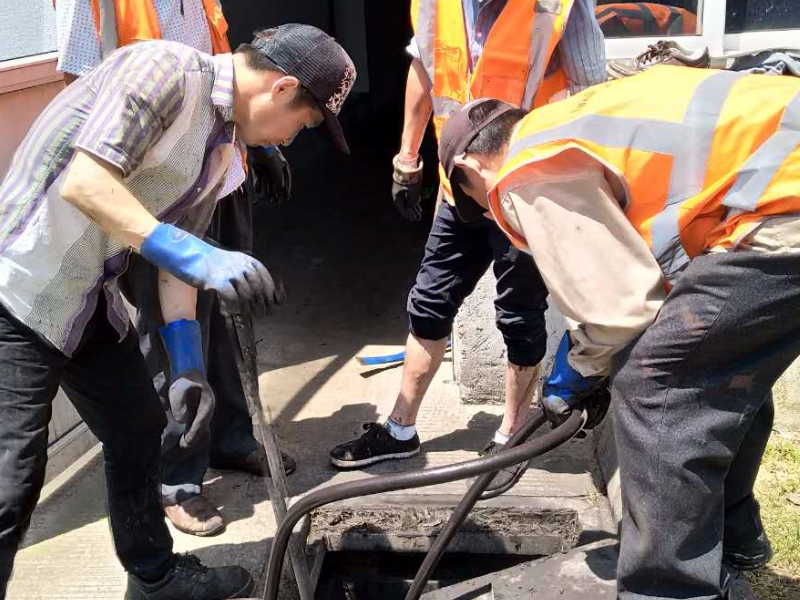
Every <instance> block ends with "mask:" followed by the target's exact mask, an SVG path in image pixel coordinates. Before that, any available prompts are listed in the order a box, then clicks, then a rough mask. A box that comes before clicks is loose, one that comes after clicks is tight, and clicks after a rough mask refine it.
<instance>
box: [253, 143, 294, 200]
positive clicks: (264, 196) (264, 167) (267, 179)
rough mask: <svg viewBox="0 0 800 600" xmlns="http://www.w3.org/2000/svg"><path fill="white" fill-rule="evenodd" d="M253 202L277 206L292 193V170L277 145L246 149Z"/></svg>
mask: <svg viewBox="0 0 800 600" xmlns="http://www.w3.org/2000/svg"><path fill="white" fill-rule="evenodd" d="M247 161H248V163H249V165H250V169H249V174H248V176H249V178H250V190H251V193H252V198H253V202H254V203H256V204H258V203H261V202H263V203H265V204H270V205H272V206H277V205H278V204H282V203H283V202H286V201H287V200H288V199H289V198H290V196H291V195H292V170H291V168H290V167H289V163H288V162H287V161H286V159H285V158H284V156H283V153H282V152H281V151H280V150H279V149H278V147H277V146H270V147H269V148H264V147H263V146H251V147H249V148H248V149H247Z"/></svg>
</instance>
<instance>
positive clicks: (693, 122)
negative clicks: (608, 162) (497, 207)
mask: <svg viewBox="0 0 800 600" xmlns="http://www.w3.org/2000/svg"><path fill="white" fill-rule="evenodd" d="M744 75H745V73H741V72H732V71H720V72H718V73H714V74H713V75H711V76H709V77H708V78H706V79H705V80H704V81H702V82H701V83H700V84H699V85H698V86H697V89H696V90H695V92H694V94H693V95H692V98H691V100H690V101H689V105H688V106H687V108H686V113H685V114H684V118H683V121H682V122H681V123H670V122H668V121H659V120H655V119H652V120H651V119H629V118H626V117H609V116H604V115H587V116H585V117H581V118H579V119H576V120H575V121H572V122H570V123H566V124H564V125H560V126H558V127H554V128H552V129H548V130H545V131H541V132H539V133H535V134H532V135H529V136H526V137H524V138H522V139H520V140H518V141H516V142H514V144H512V145H511V149H510V152H509V155H510V156H512V157H514V156H515V155H517V154H518V153H520V152H523V151H524V150H526V149H528V148H530V147H532V146H536V145H538V144H543V143H546V142H552V141H557V140H570V139H574V140H586V141H590V142H594V143H596V144H600V145H602V146H606V147H609V148H631V149H633V150H641V151H644V152H656V153H659V154H665V155H670V156H672V157H673V165H672V170H671V171H670V184H669V192H668V197H667V200H666V203H665V206H664V209H663V211H662V212H661V213H659V214H658V215H657V216H656V217H655V219H654V220H653V227H652V240H653V245H652V248H651V250H652V252H653V255H654V256H655V258H656V260H657V261H658V263H659V265H660V266H661V268H662V270H663V272H664V274H665V276H666V277H667V278H668V279H673V278H674V277H675V276H676V275H677V274H678V273H679V272H680V271H681V270H682V269H683V268H684V267H685V266H686V264H687V263H688V262H689V256H688V255H687V254H686V252H685V250H684V248H683V245H682V244H681V241H680V233H679V230H678V216H679V213H680V205H681V203H682V202H683V201H684V200H686V199H687V198H691V197H692V196H694V195H696V194H697V193H699V192H700V191H701V190H702V188H703V184H704V180H705V174H706V171H707V168H708V158H709V156H710V153H711V146H712V144H713V141H714V131H715V130H716V127H717V122H718V121H719V116H720V112H721V111H722V107H723V105H724V103H725V99H726V98H727V96H728V94H729V93H730V90H731V88H732V87H733V85H734V84H735V83H736V81H738V80H739V78H740V77H743V76H744Z"/></svg>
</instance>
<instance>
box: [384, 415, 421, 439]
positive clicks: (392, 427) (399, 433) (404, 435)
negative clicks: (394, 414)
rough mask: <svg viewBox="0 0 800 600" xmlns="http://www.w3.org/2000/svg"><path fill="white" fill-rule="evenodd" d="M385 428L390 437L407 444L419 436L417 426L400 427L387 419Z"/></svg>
mask: <svg viewBox="0 0 800 600" xmlns="http://www.w3.org/2000/svg"><path fill="white" fill-rule="evenodd" d="M384 427H386V430H387V431H388V432H389V435H390V436H392V437H393V438H394V439H396V440H400V441H401V442H407V441H408V440H410V439H411V438H413V437H414V436H415V435H416V434H417V428H416V426H414V425H400V424H398V423H395V422H394V421H392V419H386V425H384Z"/></svg>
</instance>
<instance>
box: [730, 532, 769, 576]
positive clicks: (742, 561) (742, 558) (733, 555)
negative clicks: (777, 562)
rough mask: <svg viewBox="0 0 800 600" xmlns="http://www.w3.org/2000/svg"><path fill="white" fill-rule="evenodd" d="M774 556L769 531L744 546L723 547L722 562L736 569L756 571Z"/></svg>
mask: <svg viewBox="0 0 800 600" xmlns="http://www.w3.org/2000/svg"><path fill="white" fill-rule="evenodd" d="M771 558H772V544H770V542H769V538H768V537H767V533H766V532H765V531H762V532H761V535H759V536H758V537H757V538H756V539H755V540H753V542H752V543H751V544H750V545H748V546H746V547H744V546H742V547H736V548H724V547H723V549H722V562H723V564H725V565H726V566H728V567H730V568H731V569H734V570H736V571H754V570H756V569H760V568H761V567H763V566H765V565H766V564H767V563H768V562H769V561H770V559H771Z"/></svg>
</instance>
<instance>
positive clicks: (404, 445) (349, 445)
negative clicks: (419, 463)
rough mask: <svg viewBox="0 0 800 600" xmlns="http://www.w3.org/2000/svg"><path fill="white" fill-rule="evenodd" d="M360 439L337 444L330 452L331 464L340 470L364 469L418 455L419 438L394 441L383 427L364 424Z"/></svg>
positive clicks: (377, 424) (416, 436) (415, 436)
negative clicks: (393, 459)
mask: <svg viewBox="0 0 800 600" xmlns="http://www.w3.org/2000/svg"><path fill="white" fill-rule="evenodd" d="M364 430H365V433H364V435H362V436H361V437H360V438H357V439H355V440H352V441H350V442H345V443H344V444H339V445H338V446H336V447H335V448H334V449H333V450H331V452H330V457H331V463H333V466H335V467H339V468H340V469H352V468H355V467H365V466H367V465H371V464H374V463H377V462H381V461H382V460H389V459H391V458H410V457H412V456H414V455H415V454H419V436H418V435H417V434H416V433H415V434H414V437H412V438H411V439H410V440H406V441H402V440H398V439H395V438H393V437H392V436H391V434H390V433H389V430H387V429H386V427H384V426H383V425H381V424H379V423H365V424H364Z"/></svg>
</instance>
